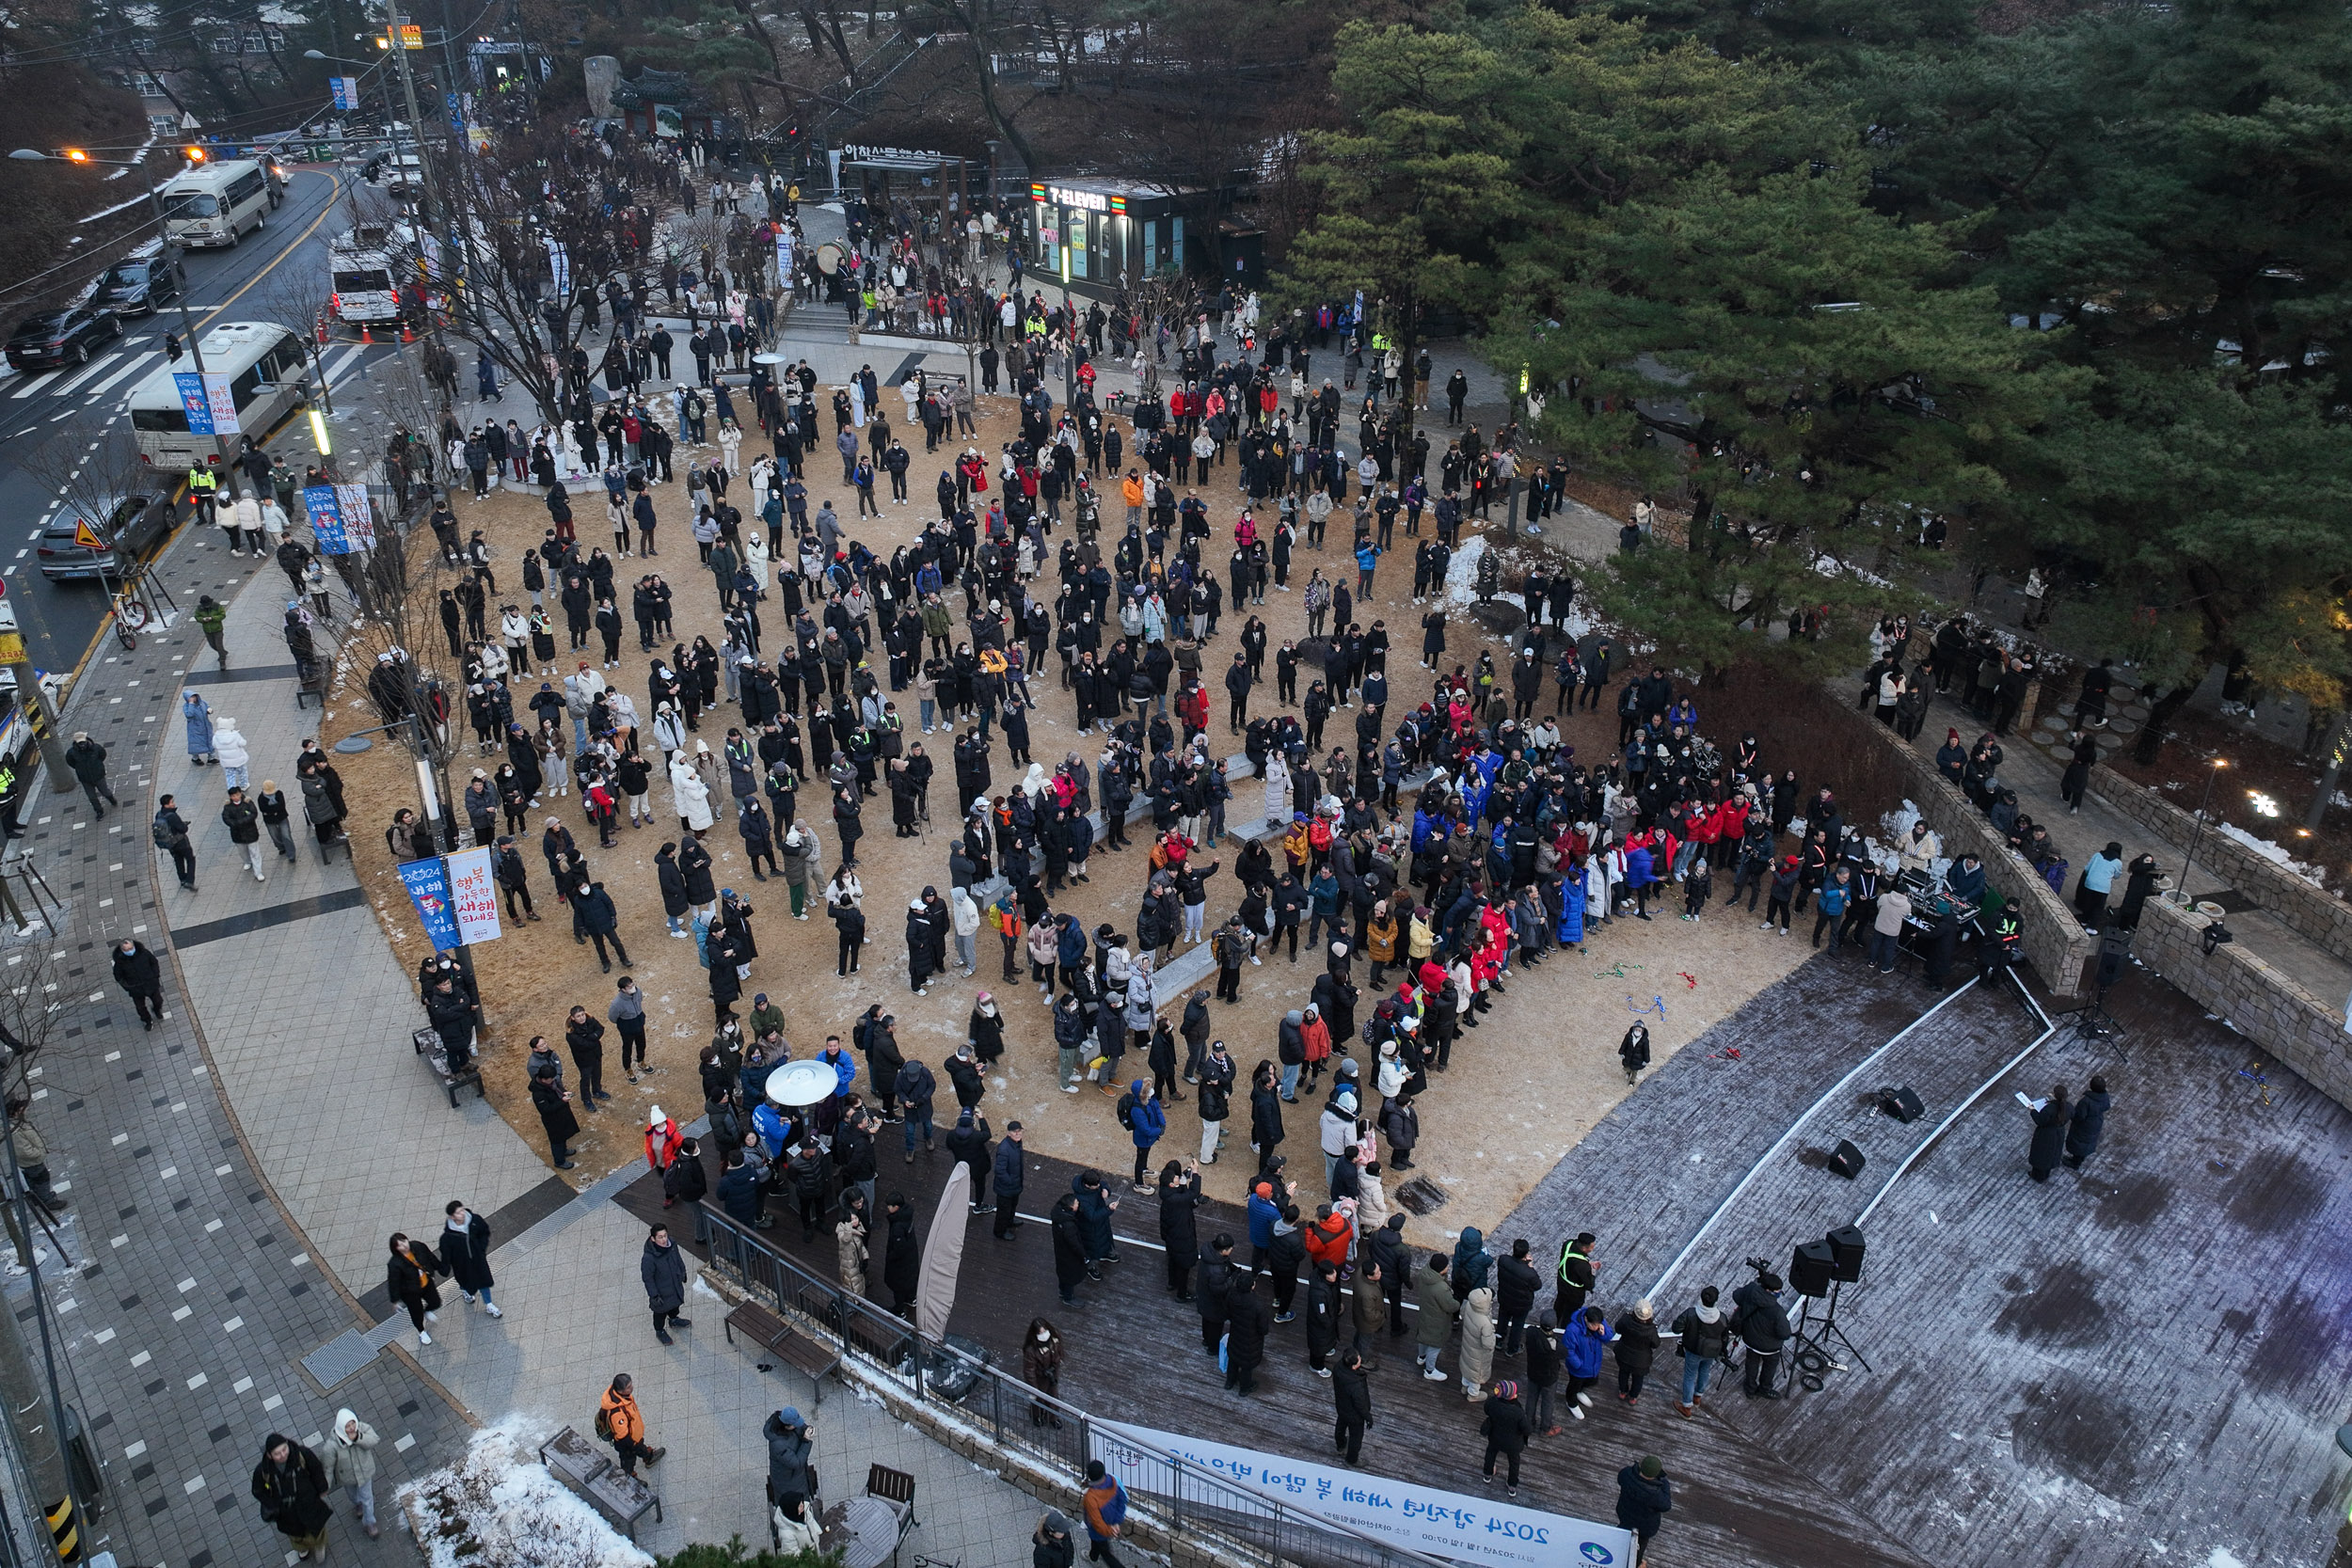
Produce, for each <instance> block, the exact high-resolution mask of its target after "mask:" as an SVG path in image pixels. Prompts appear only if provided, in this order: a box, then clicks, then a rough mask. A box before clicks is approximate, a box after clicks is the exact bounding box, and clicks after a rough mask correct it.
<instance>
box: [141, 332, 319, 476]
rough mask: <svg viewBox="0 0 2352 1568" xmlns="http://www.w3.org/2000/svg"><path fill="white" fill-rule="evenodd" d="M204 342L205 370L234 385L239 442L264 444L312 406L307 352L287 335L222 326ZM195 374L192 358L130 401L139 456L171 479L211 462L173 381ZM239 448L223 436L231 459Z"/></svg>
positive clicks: (208, 440) (207, 442)
mask: <svg viewBox="0 0 2352 1568" xmlns="http://www.w3.org/2000/svg"><path fill="white" fill-rule="evenodd" d="M202 341H203V348H204V368H205V370H207V371H208V372H211V373H212V374H214V375H216V376H218V375H225V376H227V377H229V387H230V394H231V395H232V396H233V397H234V398H235V400H236V405H237V429H238V431H239V432H240V433H241V434H243V435H246V436H252V437H253V439H254V440H255V441H257V442H259V441H261V440H263V439H265V438H266V437H267V436H268V435H269V433H270V432H271V431H273V430H275V429H277V428H278V421H279V420H283V419H284V418H285V417H286V416H287V415H288V414H291V413H292V412H294V409H296V408H297V407H300V406H301V405H302V404H304V403H306V402H308V401H309V399H310V382H309V379H308V377H307V376H306V375H305V373H304V368H305V366H306V365H308V363H309V361H310V354H309V350H308V348H307V346H306V345H305V344H304V343H303V341H302V340H301V338H300V337H298V336H297V335H295V334H294V333H293V332H290V331H288V330H287V329H286V328H285V327H282V326H279V325H276V324H275V323H271V322H223V323H221V324H220V325H217V326H215V327H214V328H213V329H212V330H211V331H210V332H207V333H205V334H204V337H203V340H202ZM195 369H196V356H194V355H189V356H185V357H183V358H182V359H181V360H180V362H179V363H177V364H174V365H167V366H165V367H164V368H163V369H162V370H159V371H157V372H155V373H154V374H153V375H151V376H149V377H148V378H147V379H146V380H145V381H142V382H141V383H139V387H138V390H136V391H135V392H133V393H132V394H131V430H132V433H133V435H134V436H135V437H136V439H137V441H138V446H139V456H140V458H141V459H142V460H144V461H146V462H149V463H151V464H153V465H154V466H155V467H158V468H161V469H164V470H165V471H167V472H171V471H174V470H179V469H184V468H186V467H188V465H189V464H191V463H200V462H202V461H203V460H204V459H205V458H207V457H209V456H211V455H212V454H213V451H214V447H213V437H211V436H200V435H198V434H196V433H195V432H193V431H191V430H190V429H189V428H188V416H187V411H186V409H185V408H183V406H182V404H181V402H180V384H179V383H178V382H176V381H174V380H173V379H172V372H175V371H178V372H194V371H195ZM238 444H239V443H238V440H237V436H224V437H223V445H225V446H226V447H227V448H228V449H229V451H230V455H231V456H233V455H235V453H236V451H237V448H238Z"/></svg>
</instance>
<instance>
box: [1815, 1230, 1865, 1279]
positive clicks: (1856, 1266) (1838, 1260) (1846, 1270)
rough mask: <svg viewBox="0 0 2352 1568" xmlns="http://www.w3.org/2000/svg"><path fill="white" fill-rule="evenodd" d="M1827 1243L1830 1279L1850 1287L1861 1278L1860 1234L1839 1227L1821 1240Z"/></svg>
mask: <svg viewBox="0 0 2352 1568" xmlns="http://www.w3.org/2000/svg"><path fill="white" fill-rule="evenodd" d="M1822 1239H1823V1240H1824V1241H1826V1242H1827V1243H1829V1261H1830V1270H1831V1274H1830V1277H1831V1278H1833V1279H1836V1280H1838V1281H1841V1282H1842V1283H1844V1284H1848V1285H1851V1284H1853V1283H1855V1282H1856V1281H1858V1280H1859V1279H1861V1277H1862V1254H1863V1250H1864V1248H1863V1242H1862V1232H1861V1231H1859V1230H1857V1229H1855V1228H1854V1227H1852V1226H1851V1225H1841V1226H1839V1227H1837V1228H1836V1229H1835V1230H1833V1231H1831V1232H1830V1233H1829V1234H1828V1235H1827V1236H1826V1237H1824V1238H1822Z"/></svg>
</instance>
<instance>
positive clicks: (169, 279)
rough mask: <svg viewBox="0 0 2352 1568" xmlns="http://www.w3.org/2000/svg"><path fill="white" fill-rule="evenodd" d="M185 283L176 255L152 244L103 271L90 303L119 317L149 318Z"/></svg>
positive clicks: (177, 296)
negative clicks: (166, 252)
mask: <svg viewBox="0 0 2352 1568" xmlns="http://www.w3.org/2000/svg"><path fill="white" fill-rule="evenodd" d="M186 282H187V273H186V271H185V270H184V269H183V267H182V266H181V265H180V258H179V255H178V253H177V252H174V253H172V254H170V255H166V254H165V253H164V251H163V249H162V247H161V246H160V245H157V244H156V243H155V242H152V241H151V242H150V243H149V244H148V245H143V246H141V247H140V248H139V249H138V250H135V251H133V252H132V253H131V254H130V255H128V256H126V257H124V258H123V259H122V260H121V261H117V262H116V263H115V264H114V265H113V266H111V267H108V268H107V269H106V271H105V273H104V275H103V277H100V278H99V279H98V287H97V289H96V290H95V291H94V292H93V293H92V295H91V300H90V302H91V303H92V304H94V305H100V306H103V307H105V308H106V309H109V310H112V311H114V312H116V313H117V314H118V315H124V316H147V315H152V314H154V312H155V310H156V309H157V308H158V307H160V306H161V305H162V304H163V302H164V301H165V300H167V299H177V298H179V297H180V290H181V287H182V286H183V284H185V283H186Z"/></svg>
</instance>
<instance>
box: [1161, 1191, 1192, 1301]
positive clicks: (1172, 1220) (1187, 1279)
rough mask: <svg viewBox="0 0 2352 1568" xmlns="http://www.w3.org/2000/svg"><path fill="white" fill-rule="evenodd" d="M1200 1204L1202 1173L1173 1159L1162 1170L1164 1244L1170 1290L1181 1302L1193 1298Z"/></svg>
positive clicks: (1162, 1233)
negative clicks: (1195, 1212)
mask: <svg viewBox="0 0 2352 1568" xmlns="http://www.w3.org/2000/svg"><path fill="white" fill-rule="evenodd" d="M1199 1205H1200V1171H1199V1170H1198V1169H1196V1168H1194V1167H1191V1166H1188V1165H1184V1164H1180V1163H1179V1162H1177V1161H1174V1160H1170V1161H1169V1162H1168V1164H1165V1165H1162V1166H1161V1167H1160V1242H1161V1244H1162V1245H1164V1246H1166V1247H1167V1248H1168V1290H1169V1291H1172V1292H1173V1293H1174V1294H1175V1297H1176V1299H1177V1300H1178V1301H1190V1300H1191V1299H1192V1264H1193V1259H1194V1258H1195V1256H1196V1255H1197V1254H1198V1253H1199V1252H1200V1231H1199V1230H1198V1229H1197V1228H1196V1227H1195V1225H1194V1223H1193V1213H1194V1211H1195V1210H1196V1209H1197V1208H1198V1207H1199Z"/></svg>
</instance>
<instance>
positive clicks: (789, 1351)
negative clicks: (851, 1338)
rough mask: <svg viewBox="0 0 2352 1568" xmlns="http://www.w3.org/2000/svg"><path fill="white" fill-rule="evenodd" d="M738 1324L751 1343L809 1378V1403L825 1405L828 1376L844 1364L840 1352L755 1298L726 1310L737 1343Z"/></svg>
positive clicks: (728, 1330) (728, 1328)
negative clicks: (798, 1327) (803, 1330)
mask: <svg viewBox="0 0 2352 1568" xmlns="http://www.w3.org/2000/svg"><path fill="white" fill-rule="evenodd" d="M737 1329H741V1330H742V1331H743V1333H744V1335H745V1336H746V1337H747V1338H750V1339H751V1341H752V1343H754V1344H755V1345H757V1346H758V1347H759V1348H760V1349H761V1350H764V1351H766V1352H767V1353H768V1354H771V1355H772V1356H774V1357H775V1358H776V1359H777V1360H779V1361H781V1362H783V1363H784V1364H785V1365H786V1366H787V1367H790V1368H791V1369H792V1370H794V1371H797V1372H799V1373H800V1374H801V1375H802V1376H803V1377H805V1378H807V1379H808V1381H809V1386H810V1387H811V1388H812V1389H814V1390H815V1394H814V1397H813V1398H812V1399H811V1400H810V1403H812V1404H817V1405H822V1404H823V1403H824V1402H825V1379H826V1377H827V1376H829V1375H830V1374H832V1373H833V1372H834V1371H836V1370H839V1369H840V1366H841V1357H840V1355H839V1354H837V1353H835V1352H834V1351H831V1350H828V1349H827V1348H826V1347H824V1346H823V1345H820V1344H818V1343H817V1342H816V1341H815V1340H814V1339H811V1338H807V1337H806V1336H804V1335H803V1334H802V1333H801V1332H800V1331H799V1330H798V1329H795V1328H794V1327H793V1326H792V1325H791V1324H790V1323H786V1322H785V1321H784V1320H783V1319H782V1318H779V1317H777V1316H776V1315H775V1314H774V1313H773V1312H771V1311H770V1310H768V1308H766V1307H762V1306H760V1305H759V1304H758V1303H757V1302H754V1301H747V1302H745V1303H743V1305H741V1306H740V1307H737V1308H736V1309H735V1310H734V1311H732V1312H730V1313H728V1314H727V1321H726V1336H727V1343H728V1344H730V1345H731V1344H733V1343H735V1331H736V1330H737Z"/></svg>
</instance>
